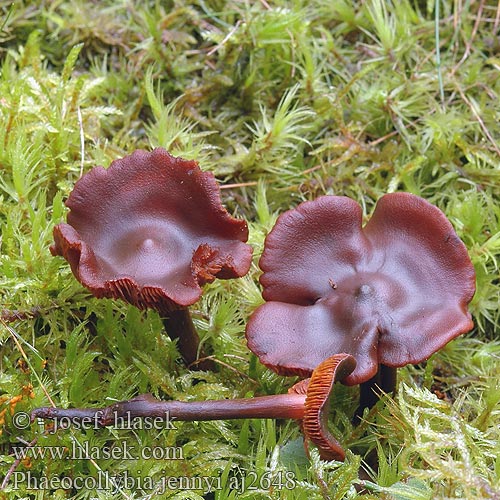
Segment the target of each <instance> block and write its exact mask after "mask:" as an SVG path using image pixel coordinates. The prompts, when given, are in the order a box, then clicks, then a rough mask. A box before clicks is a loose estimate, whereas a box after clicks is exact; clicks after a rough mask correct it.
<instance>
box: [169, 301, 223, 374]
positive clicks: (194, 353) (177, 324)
mask: <svg viewBox="0 0 500 500" xmlns="http://www.w3.org/2000/svg"><path fill="white" fill-rule="evenodd" d="M161 320H162V322H163V326H164V327H165V331H166V332H167V335H168V336H169V337H170V338H171V339H172V340H173V341H176V342H177V348H178V349H179V352H180V354H181V356H182V359H183V360H184V361H185V363H186V365H187V366H188V368H191V369H193V370H214V369H215V363H214V362H213V361H212V360H211V359H205V357H206V353H205V352H204V350H203V349H200V337H199V336H198V332H197V331H196V328H195V326H194V324H193V319H192V318H191V313H190V312H189V309H188V308H184V309H175V310H172V311H169V312H168V313H166V314H165V313H164V314H161Z"/></svg>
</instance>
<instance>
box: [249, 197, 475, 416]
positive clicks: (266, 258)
mask: <svg viewBox="0 0 500 500" xmlns="http://www.w3.org/2000/svg"><path fill="white" fill-rule="evenodd" d="M259 265H260V267H261V269H262V270H263V274H262V276H261V278H260V282H261V284H262V286H263V292H262V295H263V297H264V299H265V300H266V302H265V303H264V304H263V305H261V306H259V307H258V308H257V309H256V310H255V311H254V313H253V314H252V316H251V317H250V319H249V322H248V324H247V328H246V336H247V341H248V346H249V348H250V349H251V350H252V351H253V352H254V353H255V354H256V355H257V356H258V357H259V359H260V361H261V362H262V363H263V364H264V365H266V366H268V367H270V368H271V369H273V370H274V371H276V372H277V373H279V374H282V375H294V374H295V375H301V376H308V375H310V374H311V373H312V371H313V370H314V369H315V367H316V366H318V365H319V364H320V363H321V362H322V361H323V360H324V359H326V358H328V357H329V356H331V355H332V354H334V353H338V352H346V353H349V354H351V355H352V356H354V358H355V359H356V362H357V365H356V369H355V370H354V371H353V372H352V373H351V374H350V375H349V376H347V377H346V378H345V379H343V381H342V382H343V383H344V384H346V385H355V384H362V386H361V391H360V409H361V410H362V409H363V408H364V407H369V406H372V405H373V404H374V403H375V402H376V400H377V399H376V397H375V395H374V393H373V391H372V388H373V387H374V386H375V385H378V388H379V389H381V390H382V391H383V392H386V393H390V392H392V391H393V390H394V388H395V384H396V368H398V367H402V366H404V365H406V364H409V363H411V364H416V363H420V362H422V361H424V360H426V359H427V358H429V357H430V356H431V355H432V354H433V353H434V352H436V351H437V350H438V349H440V348H441V347H443V346H444V345H445V344H446V343H447V342H449V341H450V340H452V339H453V338H455V337H457V336H458V335H460V334H463V333H465V332H467V331H469V330H471V328H472V327H473V323H472V320H471V315H470V313H469V312H468V308H467V306H468V304H469V302H470V301H471V299H472V297H473V295H474V292H475V273H474V268H473V265H472V263H471V260H470V258H469V255H468V253H467V249H466V247H465V245H464V244H463V243H462V241H461V240H460V239H459V237H458V236H457V234H456V233H455V231H454V229H453V227H452V225H451V223H450V222H449V221H448V220H447V218H446V217H445V215H444V214H443V213H442V212H441V211H440V210H439V209H438V208H437V207H435V206H434V205H432V204H430V203H429V202H427V201H425V200H424V199H422V198H420V197H418V196H415V195H412V194H409V193H392V194H386V195H385V196H382V197H381V198H380V200H379V201H378V203H377V205H376V208H375V210H374V212H373V214H372V216H371V218H370V220H369V221H368V223H367V224H366V225H365V226H364V228H363V227H362V211H361V207H360V206H359V205H358V204H357V203H356V202H355V201H354V200H351V199H350V198H347V197H342V196H322V197H320V198H317V199H316V200H314V201H306V202H303V203H301V204H300V205H299V206H298V207H297V208H295V209H292V210H289V211H287V212H285V213H284V214H282V215H281V216H280V217H279V218H278V220H277V222H276V225H275V226H274V228H273V229H272V230H271V232H270V233H269V234H268V236H267V238H266V241H265V246H264V251H263V254H262V257H261V259H260V262H259ZM358 411H359V410H358Z"/></svg>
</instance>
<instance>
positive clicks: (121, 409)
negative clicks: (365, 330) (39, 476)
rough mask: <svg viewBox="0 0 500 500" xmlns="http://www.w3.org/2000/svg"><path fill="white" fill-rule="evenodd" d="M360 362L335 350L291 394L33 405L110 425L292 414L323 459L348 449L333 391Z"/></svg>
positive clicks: (48, 415) (53, 415)
mask: <svg viewBox="0 0 500 500" xmlns="http://www.w3.org/2000/svg"><path fill="white" fill-rule="evenodd" d="M355 366H356V361H355V360H354V358H353V357H352V356H350V355H348V354H337V355H335V356H331V357H330V358H328V359H326V360H325V361H323V362H322V363H320V364H319V365H318V366H317V367H316V369H315V370H313V373H312V376H311V378H310V379H307V380H302V381H301V382H298V383H297V384H295V385H294V386H293V387H292V388H291V389H290V390H289V391H288V394H276V395H272V396H259V397H255V398H244V399H222V400H209V401H159V400H157V399H155V398H154V397H153V396H152V395H151V394H141V395H140V396H137V397H135V398H133V399H131V400H128V401H121V402H119V403H115V404H113V405H111V406H108V407H106V408H68V409H62V408H52V407H44V408H37V409H35V410H33V411H32V413H31V419H32V421H34V420H35V419H38V418H41V419H52V420H56V421H57V420H60V421H64V422H65V423H69V422H73V423H74V422H86V423H87V424H90V423H92V424H94V425H97V426H102V427H104V426H112V425H116V424H117V423H120V422H121V421H123V420H124V419H126V420H127V421H130V422H131V421H134V419H137V418H154V419H156V418H165V419H169V420H184V421H193V420H229V419H241V418H292V419H297V420H300V422H301V428H302V431H303V433H304V436H305V439H306V440H305V445H306V448H307V446H308V442H309V441H311V442H313V443H314V444H315V445H316V446H317V447H318V451H319V454H320V457H321V458H322V459H323V460H344V457H345V453H344V450H343V449H342V447H341V446H340V444H339V443H338V441H337V440H336V439H335V438H334V437H333V436H332V434H331V433H330V431H329V430H328V425H327V422H328V414H329V411H330V395H331V391H332V388H333V385H334V383H335V382H336V381H338V380H342V379H343V378H344V377H346V376H347V375H349V373H351V372H352V371H353V370H354V367H355Z"/></svg>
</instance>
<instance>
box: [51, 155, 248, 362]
mask: <svg viewBox="0 0 500 500" xmlns="http://www.w3.org/2000/svg"><path fill="white" fill-rule="evenodd" d="M66 205H67V206H68V207H69V208H70V212H69V213H68V218H67V223H61V224H59V225H57V226H56V227H55V228H54V240H55V243H54V245H53V246H52V247H51V252H52V253H53V255H62V256H63V257H64V258H65V259H66V260H67V261H68V262H69V264H70V265H71V269H72V271H73V273H74V275H75V276H76V278H77V279H78V280H79V281H80V282H81V283H82V284H83V285H84V286H85V287H86V288H88V289H89V290H90V292H91V293H92V294H93V295H94V296H96V297H98V298H101V297H109V298H120V299H123V300H126V301H127V302H129V303H131V304H133V305H135V306H136V307H138V308H140V309H145V308H152V309H155V310H157V311H158V312H159V313H160V315H161V316H162V317H163V318H164V321H165V325H166V328H167V331H168V333H169V335H171V336H172V338H174V339H176V340H178V342H179V350H180V351H181V353H182V355H183V357H184V359H185V360H186V362H187V363H188V364H191V363H193V362H194V361H195V360H196V358H197V350H198V342H199V340H198V336H197V333H196V331H195V329H194V326H193V325H192V321H191V318H190V315H189V313H188V311H187V307H188V306H189V305H191V304H193V303H195V302H196V301H197V300H198V299H199V298H200V297H201V294H202V288H201V287H202V286H203V285H204V284H205V283H209V282H212V281H213V280H214V279H215V278H224V279H229V278H236V277H240V276H243V275H245V274H246V273H247V272H248V269H249V267H250V263H251V257H252V249H251V247H250V246H249V245H247V244H246V243H245V242H246V241H247V239H248V228H247V224H246V222H245V221H243V220H239V219H235V218H233V217H231V216H230V214H229V213H228V212H227V211H226V209H225V208H224V207H223V206H222V204H221V199H220V190H219V187H218V185H217V183H216V181H215V178H214V176H213V174H211V173H209V172H203V171H202V170H201V169H200V168H199V166H198V164H197V163H196V162H195V161H188V160H184V159H182V158H176V157H173V156H171V155H170V154H169V153H168V152H167V151H165V150H164V149H161V148H157V149H155V150H153V151H152V152H146V151H141V150H139V151H135V152H134V153H132V154H131V155H130V156H127V157H125V158H122V159H119V160H115V161H114V162H112V163H111V165H110V166H109V168H108V169H104V168H102V167H95V168H93V169H92V170H91V171H90V172H88V173H87V174H86V175H84V176H83V177H82V178H81V179H79V180H78V182H77V183H76V184H75V187H74V189H73V191H72V193H71V195H70V196H69V198H68V200H67V202H66Z"/></svg>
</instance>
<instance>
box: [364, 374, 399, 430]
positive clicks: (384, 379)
mask: <svg viewBox="0 0 500 500" xmlns="http://www.w3.org/2000/svg"><path fill="white" fill-rule="evenodd" d="M396 382H397V368H392V367H390V366H386V365H379V369H378V372H377V373H376V375H375V376H374V377H372V378H371V379H369V380H367V381H366V382H363V383H361V384H360V387H359V406H358V408H357V410H356V413H355V421H356V420H357V419H358V418H360V417H362V416H363V412H364V410H365V408H372V407H373V406H375V405H376V404H377V401H379V399H380V396H381V395H382V394H394V392H395V390H396Z"/></svg>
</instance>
